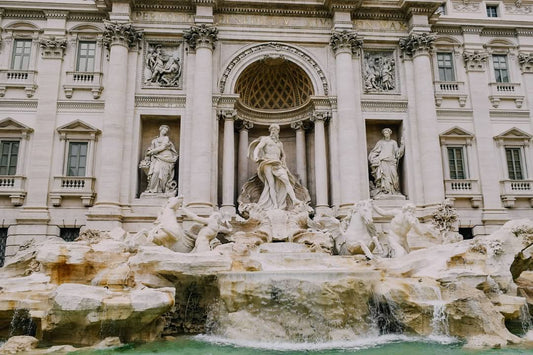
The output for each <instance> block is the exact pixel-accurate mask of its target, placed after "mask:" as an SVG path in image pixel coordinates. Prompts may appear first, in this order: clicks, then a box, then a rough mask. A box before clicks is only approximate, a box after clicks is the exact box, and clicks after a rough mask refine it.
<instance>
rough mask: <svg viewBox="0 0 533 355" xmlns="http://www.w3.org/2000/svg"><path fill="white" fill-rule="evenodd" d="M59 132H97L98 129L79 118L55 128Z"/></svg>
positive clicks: (98, 131)
mask: <svg viewBox="0 0 533 355" xmlns="http://www.w3.org/2000/svg"><path fill="white" fill-rule="evenodd" d="M57 131H58V132H59V133H84V134H91V133H92V134H98V133H100V130H99V129H98V128H95V127H93V126H91V125H90V124H88V123H85V122H83V121H80V120H76V121H73V122H70V123H68V124H66V125H64V126H61V127H59V128H58V129H57Z"/></svg>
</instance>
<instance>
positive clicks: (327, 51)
mask: <svg viewBox="0 0 533 355" xmlns="http://www.w3.org/2000/svg"><path fill="white" fill-rule="evenodd" d="M487 6H489V7H490V8H491V9H490V11H489V10H487ZM494 7H495V8H496V11H493V8H494ZM532 7H533V1H530V0H523V1H520V2H515V1H508V0H504V1H498V2H491V3H490V4H489V5H486V4H485V3H484V2H478V1H470V2H461V1H450V0H448V1H446V2H444V3H442V1H440V0H427V1H409V0H402V1H348V0H328V1H326V0H313V1H307V2H298V1H287V2H286V3H283V2H276V4H272V3H270V2H268V1H265V2H264V4H263V6H257V1H247V0H239V1H233V2H231V3H230V2H226V1H223V0H211V1H196V0H174V1H152V0H137V1H135V2H133V1H123V0H121V1H118V0H117V1H115V0H92V1H83V0H71V1H62V0H49V1H48V2H38V3H37V2H33V3H27V4H26V3H24V2H21V1H19V0H5V1H3V8H1V9H0V10H1V11H0V28H1V32H0V36H1V47H0V220H1V223H2V225H1V226H0V229H1V230H2V231H4V232H5V230H6V229H7V232H6V233H4V232H2V231H0V238H2V236H3V235H7V236H8V237H7V243H6V244H7V249H6V255H7V256H10V255H13V254H14V252H15V251H16V250H17V249H18V247H19V246H20V245H23V244H24V243H25V242H26V241H27V240H28V239H29V238H33V237H35V236H38V237H40V236H50V235H60V234H61V233H63V232H65V231H67V230H68V229H69V228H74V229H76V228H80V227H84V228H86V227H88V228H99V229H108V230H109V229H111V228H113V227H116V226H121V227H123V228H124V229H126V230H128V231H131V232H135V231H138V230H140V229H142V228H144V227H146V226H147V225H148V224H150V223H151V222H152V221H153V220H154V219H155V217H156V215H157V213H158V211H159V209H160V207H161V205H162V204H163V203H164V201H165V199H166V198H167V196H163V195H161V196H149V197H147V196H141V194H142V192H143V191H145V190H146V187H147V182H146V176H145V175H144V173H142V172H141V171H140V170H139V162H140V161H141V160H143V158H144V157H145V153H146V149H147V147H148V146H149V144H150V142H151V141H152V140H153V139H154V138H155V137H156V136H157V134H158V128H159V127H160V126H161V125H167V126H168V127H169V132H170V133H169V135H170V141H171V142H172V143H173V145H174V146H175V149H176V151H177V153H178V155H179V160H178V162H177V163H176V165H175V169H174V174H175V180H176V181H177V184H178V186H177V189H178V194H179V195H181V196H183V198H184V204H185V205H186V206H187V207H189V208H190V209H191V210H192V211H194V213H196V214H198V215H207V214H209V213H210V212H211V211H213V210H214V209H218V208H220V209H221V210H222V211H223V212H224V213H226V214H230V215H235V214H236V213H237V212H236V207H237V206H236V204H237V197H238V195H239V193H240V191H241V188H242V186H243V185H244V183H245V182H246V180H247V179H248V178H250V177H251V176H252V175H253V174H254V172H255V170H256V166H255V164H254V163H253V161H251V160H249V159H248V157H247V148H248V145H249V143H250V142H252V141H253V140H254V139H256V138H258V137H261V136H264V135H266V134H267V128H268V126H269V125H271V124H278V125H280V126H281V131H280V133H279V138H280V140H281V141H282V142H283V146H284V149H285V152H286V164H287V166H288V168H289V170H290V171H291V172H293V173H294V175H295V177H296V178H297V179H298V180H299V183H301V184H302V185H303V186H304V187H306V188H307V189H308V190H309V192H310V195H311V205H312V206H313V208H315V210H316V212H317V213H324V214H331V215H336V216H337V215H345V214H346V213H347V211H348V209H349V208H350V207H351V206H353V205H354V204H355V203H357V202H358V201H360V200H364V199H367V198H369V197H370V191H371V187H372V184H373V183H374V182H373V176H372V174H371V172H370V166H369V163H368V155H369V153H370V151H371V150H372V148H373V147H374V146H375V145H376V143H377V142H378V141H379V140H380V139H381V131H382V130H383V129H384V128H390V130H391V132H392V134H391V138H392V139H393V140H395V141H397V142H400V141H404V142H405V153H404V155H403V157H402V159H401V160H399V163H398V166H397V169H398V175H399V180H400V181H399V184H400V192H401V195H402V196H405V199H403V198H402V199H386V198H385V199H380V200H379V201H376V204H378V205H379V206H380V207H382V208H398V207H400V206H402V205H404V204H406V203H413V204H414V205H416V207H417V213H418V215H419V216H421V217H423V216H430V215H431V214H432V213H433V211H434V210H435V208H436V206H437V205H438V204H439V203H441V202H442V201H443V200H444V198H445V197H446V198H450V199H451V200H452V201H453V203H454V205H455V207H456V208H457V210H458V214H459V224H460V225H459V226H460V228H469V229H472V233H473V234H474V235H483V234H488V233H490V232H492V231H493V230H494V229H495V228H496V227H498V226H501V225H502V224H503V223H504V222H505V221H507V220H510V219H514V218H524V217H531V215H532V212H533V209H532V205H533V145H531V139H532V133H533V121H532V116H531V112H530V110H531V109H530V107H529V106H530V105H531V104H532V103H531V102H530V101H531V100H533V65H532V60H531V58H532V56H533V25H530V24H531V23H532V19H533V12H532V11H531V9H532ZM51 8H53V9H54V10H50V9H51ZM489 15H490V17H488V16H489ZM494 16H495V17H494ZM151 195H157V194H151ZM377 221H378V222H379V221H380V220H379V219H377ZM381 222H382V223H381V224H380V225H385V224H386V220H385V219H384V220H382V221H381ZM4 238H5V237H4ZM4 242H5V240H4ZM2 243H3V241H2V240H0V250H2Z"/></svg>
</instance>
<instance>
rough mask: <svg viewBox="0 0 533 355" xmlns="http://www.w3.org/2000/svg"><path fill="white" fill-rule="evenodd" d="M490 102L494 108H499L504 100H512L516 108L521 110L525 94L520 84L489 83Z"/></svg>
mask: <svg viewBox="0 0 533 355" xmlns="http://www.w3.org/2000/svg"><path fill="white" fill-rule="evenodd" d="M489 100H490V102H491V104H492V107H494V108H498V106H500V102H501V101H502V100H512V101H514V102H515V105H516V108H521V107H522V103H523V102H524V94H523V93H522V89H521V87H520V84H519V83H489Z"/></svg>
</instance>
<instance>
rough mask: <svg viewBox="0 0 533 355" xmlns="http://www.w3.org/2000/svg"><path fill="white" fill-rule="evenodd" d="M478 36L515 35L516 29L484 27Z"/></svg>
mask: <svg viewBox="0 0 533 355" xmlns="http://www.w3.org/2000/svg"><path fill="white" fill-rule="evenodd" d="M480 36H483V37H511V38H513V37H515V36H516V30H514V29H505V28H484V29H483V30H482V31H481V33H480Z"/></svg>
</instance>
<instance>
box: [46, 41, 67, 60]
mask: <svg viewBox="0 0 533 355" xmlns="http://www.w3.org/2000/svg"><path fill="white" fill-rule="evenodd" d="M39 46H40V47H41V49H42V54H43V56H44V57H59V58H61V57H62V56H63V53H64V52H65V48H67V40H66V39H56V38H55V37H49V38H41V39H40V40H39Z"/></svg>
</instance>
